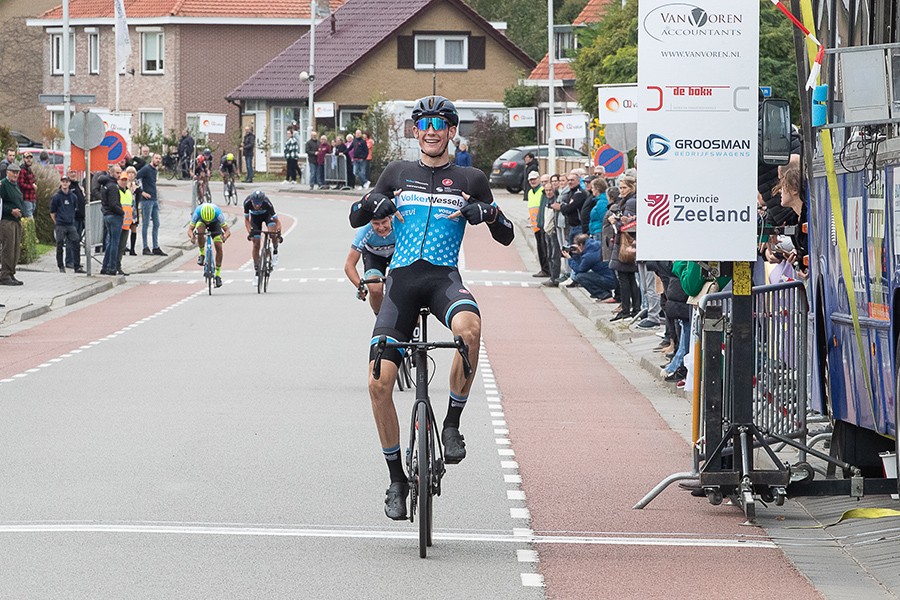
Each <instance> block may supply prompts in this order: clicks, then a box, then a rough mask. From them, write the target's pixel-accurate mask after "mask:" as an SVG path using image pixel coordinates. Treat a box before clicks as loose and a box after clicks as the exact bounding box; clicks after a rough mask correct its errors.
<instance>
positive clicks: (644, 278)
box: [638, 263, 662, 323]
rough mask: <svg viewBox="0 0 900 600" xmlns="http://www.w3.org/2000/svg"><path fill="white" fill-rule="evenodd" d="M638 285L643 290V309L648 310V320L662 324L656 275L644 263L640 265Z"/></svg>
mask: <svg viewBox="0 0 900 600" xmlns="http://www.w3.org/2000/svg"><path fill="white" fill-rule="evenodd" d="M638 283H639V284H640V288H641V298H642V300H641V309H642V310H643V309H645V308H646V309H647V318H648V319H650V320H651V321H655V322H657V323H662V317H661V316H660V313H661V312H662V303H661V301H660V298H659V292H657V291H656V273H654V272H653V271H650V270H649V269H647V266H646V265H645V264H644V263H638Z"/></svg>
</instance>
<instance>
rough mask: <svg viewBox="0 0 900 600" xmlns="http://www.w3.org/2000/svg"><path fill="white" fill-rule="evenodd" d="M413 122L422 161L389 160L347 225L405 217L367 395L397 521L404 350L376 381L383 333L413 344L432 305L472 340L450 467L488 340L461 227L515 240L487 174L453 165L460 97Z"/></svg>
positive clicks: (436, 104)
mask: <svg viewBox="0 0 900 600" xmlns="http://www.w3.org/2000/svg"><path fill="white" fill-rule="evenodd" d="M412 120H413V122H414V124H415V128H414V130H413V131H414V134H415V137H416V140H417V141H418V142H419V149H420V151H421V157H420V159H419V160H418V161H415V162H412V161H394V162H392V163H390V164H389V165H388V166H387V167H386V168H385V170H384V172H383V173H382V174H381V177H379V179H378V182H377V183H376V184H375V189H374V190H373V191H374V192H377V193H375V194H368V195H366V196H364V197H363V198H362V200H360V201H359V202H356V203H355V204H354V205H353V207H352V208H351V211H350V224H351V225H353V226H354V227H361V226H362V225H365V224H366V223H369V222H370V221H371V220H372V218H373V217H377V216H381V217H384V216H387V215H390V214H392V213H393V212H395V211H399V215H400V218H398V219H397V220H396V221H394V235H395V237H396V245H395V248H394V256H393V258H392V259H391V271H390V274H389V275H388V277H387V282H386V284H385V292H384V294H385V296H384V302H383V303H382V305H381V310H380V311H378V317H377V318H376V319H375V329H374V331H373V339H372V342H371V344H370V352H369V396H370V397H371V400H372V411H373V413H374V416H375V425H376V427H377V428H378V435H379V437H380V439H381V448H382V453H383V454H384V458H385V460H386V461H387V465H388V471H389V472H390V478H391V484H390V487H388V489H387V492H386V498H385V501H384V512H385V514H386V515H387V516H388V517H389V518H391V519H394V520H401V519H405V518H406V512H407V509H406V497H407V495H408V494H409V482H408V479H407V476H406V473H405V472H404V469H403V463H402V462H401V458H402V453H401V452H400V426H399V422H398V421H397V411H396V409H395V407H394V400H393V387H394V381H395V380H396V379H397V370H398V366H399V364H400V360H401V356H400V352H399V351H398V350H387V351H386V352H385V353H384V355H383V357H384V358H385V359H386V360H384V361H383V362H382V366H381V377H380V378H379V379H375V378H374V377H373V375H372V367H373V365H374V361H373V360H372V359H373V358H374V344H375V343H376V342H377V339H378V337H379V336H382V335H384V336H387V338H388V339H389V340H391V341H399V342H406V341H409V340H410V338H411V336H412V333H413V329H414V327H415V325H416V321H417V319H418V316H419V309H420V308H422V307H428V308H429V309H430V310H431V313H432V314H433V315H434V316H435V317H436V318H437V319H438V320H439V321H441V322H442V323H443V324H444V325H445V326H447V327H448V328H449V329H450V330H451V331H452V332H453V334H454V335H455V336H456V335H458V336H461V337H462V339H463V341H464V342H465V343H466V344H467V345H468V347H469V362H470V363H471V365H472V375H470V377H469V378H466V377H465V375H464V374H463V364H462V357H460V356H458V355H457V356H455V357H454V359H453V365H452V367H451V369H450V398H449V402H448V409H447V416H446V418H445V419H444V422H443V426H442V432H441V441H442V443H443V445H444V460H445V461H446V462H447V463H448V464H456V463H458V462H460V461H461V460H462V459H463V458H465V456H466V446H465V442H464V439H463V436H462V435H461V434H460V432H459V420H460V415H461V413H462V410H463V408H464V407H465V405H466V400H467V399H468V396H469V389H470V388H471V387H472V381H473V379H474V373H475V366H476V364H477V362H478V349H479V344H480V340H481V316H480V313H479V311H478V304H477V303H476V302H475V299H474V298H473V297H472V294H471V292H469V290H467V289H466V288H465V286H464V285H463V282H462V278H461V277H460V274H459V270H458V269H457V263H458V260H459V250H460V246H461V245H462V239H463V233H464V232H465V228H466V223H469V224H470V225H479V224H481V223H484V224H486V225H487V226H488V228H489V229H490V232H491V235H492V236H493V238H494V239H495V240H496V241H498V242H499V243H501V244H503V245H504V246H508V245H509V244H510V243H512V240H513V236H514V232H513V226H512V223H510V221H509V220H508V219H507V218H506V217H505V216H504V215H503V213H502V212H500V209H499V208H498V207H497V206H496V204H494V203H493V196H492V194H491V188H490V186H489V185H488V180H487V177H485V175H484V173H482V172H481V171H479V170H478V169H475V168H472V167H459V166H456V165H454V164H453V163H452V162H451V161H450V154H449V152H448V150H447V147H448V145H449V144H450V141H451V140H452V139H453V138H454V137H455V136H456V127H457V125H458V124H459V115H458V114H457V112H456V107H455V106H454V105H453V103H452V102H450V101H449V100H447V99H446V98H444V97H442V96H426V97H425V98H421V99H419V100H418V101H417V102H416V106H415V108H414V109H413V111H412ZM395 202H396V204H395ZM401 218H402V220H401Z"/></svg>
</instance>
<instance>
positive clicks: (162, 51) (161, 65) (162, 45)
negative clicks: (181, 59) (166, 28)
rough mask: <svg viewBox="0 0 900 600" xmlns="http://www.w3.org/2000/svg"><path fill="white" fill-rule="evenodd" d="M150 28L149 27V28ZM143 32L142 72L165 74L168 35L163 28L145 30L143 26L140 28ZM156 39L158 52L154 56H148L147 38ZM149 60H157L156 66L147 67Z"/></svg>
mask: <svg viewBox="0 0 900 600" xmlns="http://www.w3.org/2000/svg"><path fill="white" fill-rule="evenodd" d="M148 29H149V28H148ZM138 31H140V34H141V74H143V75H163V74H165V72H166V69H165V66H166V35H165V32H163V31H162V29H153V30H150V31H145V30H143V28H140V29H138ZM151 37H152V38H155V39H156V44H157V52H156V55H155V56H153V57H148V56H147V40H149V39H150V38H151ZM148 60H151V61H155V62H156V67H154V68H153V69H149V68H147V62H148Z"/></svg>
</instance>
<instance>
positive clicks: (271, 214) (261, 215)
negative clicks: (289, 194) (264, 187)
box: [244, 198, 276, 221]
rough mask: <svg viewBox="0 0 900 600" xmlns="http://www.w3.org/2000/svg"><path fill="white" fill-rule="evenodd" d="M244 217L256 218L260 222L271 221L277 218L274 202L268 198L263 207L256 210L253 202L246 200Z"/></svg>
mask: <svg viewBox="0 0 900 600" xmlns="http://www.w3.org/2000/svg"><path fill="white" fill-rule="evenodd" d="M244 217H245V218H247V219H249V218H250V217H256V218H257V219H260V220H266V221H269V220H271V219H274V218H275V217H276V214H275V207H274V206H273V205H272V201H271V200H269V199H268V198H266V199H265V200H263V203H262V206H260V207H259V208H254V207H253V202H251V201H250V198H247V199H246V200H244Z"/></svg>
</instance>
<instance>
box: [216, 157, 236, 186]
mask: <svg viewBox="0 0 900 600" xmlns="http://www.w3.org/2000/svg"><path fill="white" fill-rule="evenodd" d="M219 173H220V174H221V175H222V181H224V182H225V184H226V186H227V184H228V180H229V179H231V180H232V181H233V180H234V177H235V175H237V163H236V162H235V160H234V154H232V153H231V152H229V153H228V154H226V155H225V156H223V157H222V161H221V162H220V163H219Z"/></svg>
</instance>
